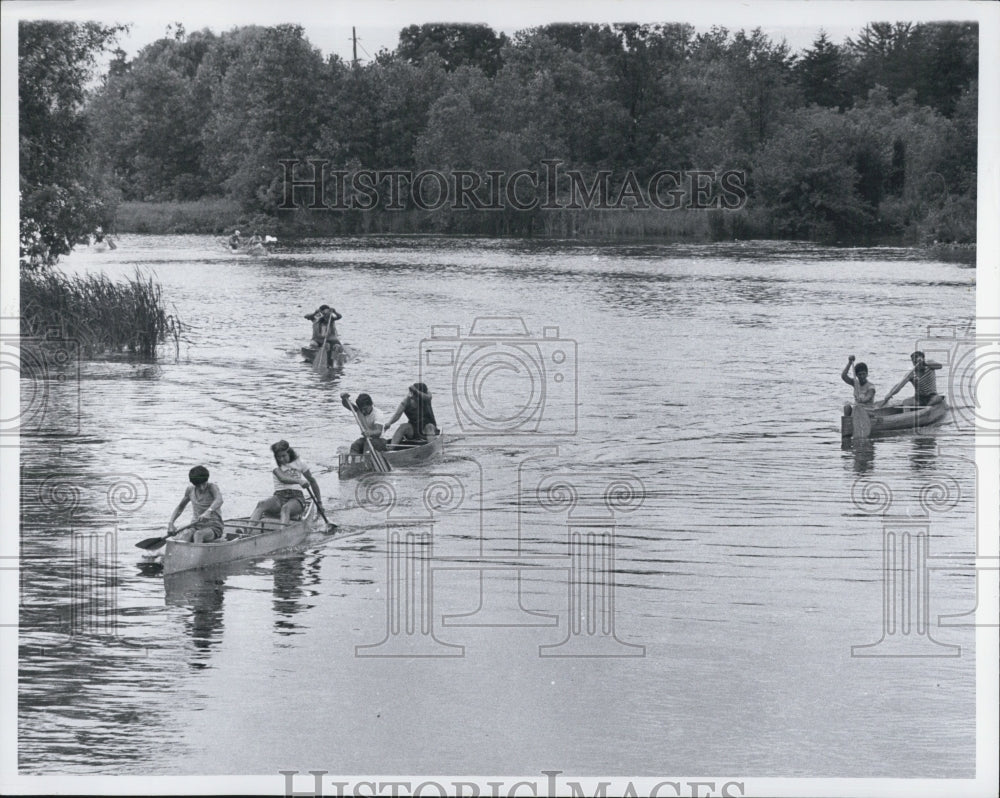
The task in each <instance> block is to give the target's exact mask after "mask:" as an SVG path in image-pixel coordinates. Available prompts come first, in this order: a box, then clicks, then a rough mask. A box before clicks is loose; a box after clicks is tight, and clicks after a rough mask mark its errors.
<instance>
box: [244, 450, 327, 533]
mask: <svg viewBox="0 0 1000 798" xmlns="http://www.w3.org/2000/svg"><path fill="white" fill-rule="evenodd" d="M271 452H272V453H273V454H274V462H275V463H277V467H275V468H274V469H273V470H272V471H271V475H272V476H273V477H274V494H273V495H272V496H271V497H270V498H267V499H264V500H263V501H260V502H257V506H256V507H255V508H254V511H253V514H252V515H251V516H250V524H251V525H252V524H255V523H257V522H258V521H260V519H261V518H262V517H263V516H264V514H265V513H267V514H268V515H272V516H273V515H277V516H278V517H279V518H280V519H281V522H282V523H283V524H287V523H288V522H289V521H291V520H292V516H293V515H301V514H302V513H303V512H305V509H306V497H305V494H304V493H303V492H302V488H306V489H307V490H311V495H312V497H313V498H314V499H315V500H316V508H317V509H318V510H319V511H320V512H321V513H322V511H323V502H322V501H321V500H320V497H319V485H317V484H316V480H315V479H314V478H313V475H312V473H311V472H310V471H309V466H308V465H306V464H305V463H304V462H303V461H302V460H301V459H300V458H299V456H298V455H297V454H296V453H295V450H294V449H293V448H292V447H291V446H290V445H289V443H288V441H278V442H277V443H275V444H272V446H271Z"/></svg>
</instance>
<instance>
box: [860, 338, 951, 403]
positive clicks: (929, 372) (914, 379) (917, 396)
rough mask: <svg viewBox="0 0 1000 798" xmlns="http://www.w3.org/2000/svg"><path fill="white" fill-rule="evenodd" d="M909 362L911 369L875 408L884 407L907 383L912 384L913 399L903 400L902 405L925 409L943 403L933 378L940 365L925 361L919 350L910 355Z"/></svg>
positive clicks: (935, 380)
mask: <svg viewBox="0 0 1000 798" xmlns="http://www.w3.org/2000/svg"><path fill="white" fill-rule="evenodd" d="M910 362H911V363H912V364H913V368H912V369H910V371H909V372H908V373H907V375H906V376H905V377H903V379H901V380H900V381H899V382H898V383H896V385H894V386H893V388H892V390H891V391H889V393H887V394H886V395H885V399H883V400H882V401H881V402H879V403H878V404H877V405H876V407H884V406H885V405H886V404H887V403H888V401H889V400H890V399H892V397H894V396H895V395H896V394H897V393H899V392H900V391H901V390H902V388H903V386H904V385H906V383H908V382H911V383H913V398H912V399H906V400H904V401H903V404H904V405H916V406H917V407H927V406H929V405H936V404H939V403H940V402H943V401H944V397H943V396H941V394H939V393H938V392H937V379H936V377H935V376H934V372H935V371H937V370H938V369H939V368H941V364H940V363H935V362H934V361H933V360H927V359H925V358H924V353H923V352H921V351H919V350H918V351H916V352H914V353H913V354H912V355H910Z"/></svg>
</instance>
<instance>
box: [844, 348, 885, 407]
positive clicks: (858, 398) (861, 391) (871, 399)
mask: <svg viewBox="0 0 1000 798" xmlns="http://www.w3.org/2000/svg"><path fill="white" fill-rule="evenodd" d="M852 364H854V355H849V356H848V358H847V365H846V366H844V370H843V371H842V372H840V379H842V380H843V381H844V382H846V383H847V384H848V385H850V386H852V387H853V388H854V404H858V405H861V406H862V407H866V408H872V409H874V407H875V393H876V391H875V384H874V383H872V382H869V381H868V366H867V365H865V364H864V363H857V364H854V376H853V377H849V376H848V372H849V371H850V369H851V365H852ZM853 410H854V405H853V404H850V403H848V404H845V405H844V415H845V416H849V415H851V413H852V412H853Z"/></svg>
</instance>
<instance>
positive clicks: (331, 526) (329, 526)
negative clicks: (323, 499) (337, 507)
mask: <svg viewBox="0 0 1000 798" xmlns="http://www.w3.org/2000/svg"><path fill="white" fill-rule="evenodd" d="M305 489H306V493H308V494H309V498H310V499H312V500H313V504H315V505H316V509H317V510H318V511H319V514H320V516H322V518H323V520H324V521H326V531H327V532H330V531H332V530H334V529H336V528H337V525H336V524H334V523H331V522H330V519H329V518H327V517H326V513H324V512H323V505H322V504H320V502H319V499H318V498H316V494H315V493H313V489H312V485H310V484H309V483H308V482H307V483H306V484H305Z"/></svg>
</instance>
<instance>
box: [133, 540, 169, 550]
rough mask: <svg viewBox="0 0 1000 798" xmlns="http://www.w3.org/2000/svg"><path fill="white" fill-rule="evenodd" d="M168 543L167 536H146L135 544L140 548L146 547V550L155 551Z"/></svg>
mask: <svg viewBox="0 0 1000 798" xmlns="http://www.w3.org/2000/svg"><path fill="white" fill-rule="evenodd" d="M166 543H167V539H166V538H146V539H145V540H140V541H139V542H138V543H136V544H135V545H136V546H137V547H138V548H140V549H146V551H155V550H156V549H158V548H161V547H162V546H165V545H166Z"/></svg>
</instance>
